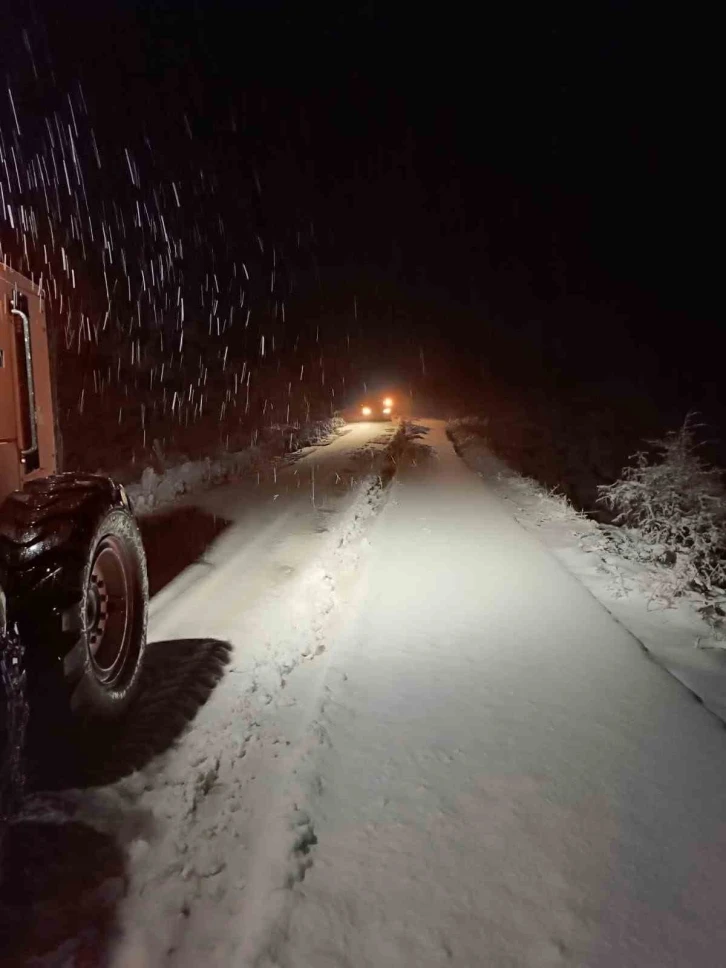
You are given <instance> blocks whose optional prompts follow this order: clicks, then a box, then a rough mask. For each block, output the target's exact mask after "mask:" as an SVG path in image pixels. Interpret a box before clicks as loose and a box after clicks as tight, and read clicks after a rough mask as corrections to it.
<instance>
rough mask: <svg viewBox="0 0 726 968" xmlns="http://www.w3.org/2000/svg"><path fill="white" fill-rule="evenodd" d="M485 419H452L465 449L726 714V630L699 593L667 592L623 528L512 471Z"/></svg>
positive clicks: (660, 573) (579, 571) (673, 669)
mask: <svg viewBox="0 0 726 968" xmlns="http://www.w3.org/2000/svg"><path fill="white" fill-rule="evenodd" d="M486 431H487V421H486V419H485V418H484V419H482V418H480V417H473V418H465V419H461V420H456V421H451V422H450V423H449V424H448V427H447V432H448V434H449V436H450V438H451V440H452V442H453V443H454V446H455V448H456V450H457V452H458V453H459V455H460V456H461V457H462V458H463V459H464V461H465V462H466V463H467V464H468V465H469V467H471V468H472V469H473V470H475V471H477V472H478V473H479V474H480V475H481V476H482V478H484V479H485V480H486V482H487V485H488V486H491V487H493V488H494V489H495V490H496V492H497V493H498V494H499V495H500V496H501V497H502V498H503V499H504V500H505V501H506V502H507V503H508V504H509V505H513V506H514V516H515V518H516V519H517V520H518V521H519V522H520V523H521V524H522V525H523V526H524V527H525V528H527V529H528V530H530V531H534V532H535V533H536V534H537V535H538V537H539V538H540V539H541V540H542V541H544V543H545V544H546V545H547V547H548V548H550V550H551V551H553V552H554V554H555V555H556V556H557V557H558V558H559V559H560V561H562V562H563V563H564V564H565V565H566V566H567V568H568V569H569V570H570V571H571V572H572V573H573V574H574V575H575V576H576V577H577V578H579V579H580V581H582V582H583V584H584V585H585V586H586V587H587V588H588V589H589V590H590V592H591V593H592V594H593V595H594V596H595V597H596V598H597V599H598V600H599V601H600V602H601V603H602V604H603V605H604V606H605V607H606V608H607V609H608V611H609V612H610V613H611V614H612V615H613V617H615V618H616V619H617V620H618V621H620V622H621V623H622V624H623V625H624V626H625V627H626V628H627V629H628V630H629V631H630V632H632V634H633V635H634V636H635V637H636V638H637V639H638V640H639V642H640V643H641V645H642V646H643V648H644V649H646V650H647V652H648V653H649V654H651V655H652V656H653V657H654V658H656V659H657V660H658V661H659V662H660V663H661V664H662V665H663V666H664V667H665V668H667V669H668V671H669V672H670V673H671V674H672V675H674V676H675V677H676V678H677V679H679V680H680V681H681V682H682V683H683V684H684V685H686V686H687V687H688V688H689V689H690V690H691V691H692V692H693V693H694V694H695V695H696V696H698V697H699V698H700V699H701V700H703V702H704V703H705V704H706V705H707V706H708V708H709V709H711V711H712V712H714V713H716V715H718V716H719V717H720V718H721V719H723V720H724V721H726V636H724V633H723V631H722V630H720V629H718V628H714V626H713V624H712V623H710V622H709V621H708V620H707V618H706V617H705V616H704V615H703V614H702V607H703V597H702V596H701V595H699V594H698V593H696V592H690V593H686V594H683V595H682V596H681V597H680V598H674V597H673V596H671V595H669V594H667V590H668V589H669V588H670V587H671V584H672V583H671V580H670V576H669V573H668V569H667V567H665V566H663V565H659V564H658V563H656V562H653V561H652V560H647V559H646V556H644V557H643V560H635V559H634V558H633V557H632V556H626V555H625V554H622V553H619V551H618V548H619V545H620V543H621V542H622V540H623V537H624V536H623V535H622V533H621V529H619V528H615V527H612V526H609V525H606V524H602V523H598V522H596V521H594V520H592V519H591V518H589V517H588V516H587V515H585V514H583V513H581V512H578V511H576V510H575V508H573V507H572V505H571V504H570V502H569V501H568V500H567V498H566V497H564V496H563V495H562V494H560V493H558V492H557V491H556V490H553V489H547V488H545V487H543V486H542V485H541V484H540V483H538V482H537V481H535V480H532V479H531V478H527V477H523V476H522V475H520V474H518V473H516V471H513V470H512V469H511V468H510V467H508V466H507V465H506V464H505V463H504V462H503V461H502V460H500V459H499V458H498V457H496V456H495V455H494V454H493V453H492V452H491V450H490V448H489V446H488V443H487V440H486V438H485V436H484V435H485V434H486Z"/></svg>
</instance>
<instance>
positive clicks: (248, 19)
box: [36, 0, 724, 400]
mask: <svg viewBox="0 0 726 968" xmlns="http://www.w3.org/2000/svg"><path fill="white" fill-rule="evenodd" d="M501 7H502V8H503V9H500V5H497V6H496V7H495V6H492V7H491V8H483V10H484V12H483V14H481V15H480V16H479V17H478V18H477V19H476V20H475V19H474V15H473V14H472V13H471V10H470V7H469V6H468V5H464V4H460V5H449V6H445V7H441V6H438V7H436V8H434V9H433V10H432V11H431V12H430V13H422V11H421V8H420V6H414V5H390V4H389V5H383V4H376V3H368V4H355V5H354V4H350V5H341V4H333V3H318V4H314V5H312V6H311V5H301V4H290V3H283V2H257V3H248V2H239V3H234V2H226V3H225V2H219V0H206V2H202V0H198V2H192V0H163V2H162V0H145V2H137V3H134V2H131V0H106V2H104V3H94V4H91V3H87V2H79V0H69V2H67V3H64V4H57V3H55V2H53V3H50V2H46V3H44V2H41V0H38V2H37V3H36V9H37V10H38V11H39V14H38V16H39V17H40V18H41V19H43V20H44V22H45V23H46V24H47V33H48V37H49V45H50V47H51V48H52V50H53V57H54V59H55V63H56V67H57V70H58V73H59V78H60V79H61V80H62V81H70V80H71V79H72V78H73V77H76V76H81V77H82V78H83V80H84V85H85V87H86V89H87V90H89V91H91V92H92V96H93V97H94V98H95V99H96V100H97V101H98V102H102V103H105V104H107V105H108V106H109V109H110V110H109V113H108V114H107V118H106V121H107V123H108V124H109V125H110V129H109V130H111V129H113V131H114V132H115V133H116V134H117V135H118V134H119V133H120V132H121V133H123V137H126V136H128V137H129V138H133V137H138V136H139V132H140V131H142V130H147V129H148V130H149V131H150V132H151V133H153V136H154V141H155V143H156V144H160V145H161V146H162V147H163V149H164V150H165V151H166V152H168V155H169V158H170V164H173V158H174V156H175V154H177V153H179V152H181V153H188V152H198V153H199V154H200V157H203V158H205V159H212V160H213V163H214V165H215V166H216V167H217V169H218V170H219V171H220V172H221V173H222V176H223V185H227V186H229V185H234V184H236V185H238V186H240V188H239V190H240V191H249V192H254V176H255V174H256V175H257V177H258V178H259V181H260V185H261V188H262V191H263V193H265V196H266V200H267V205H266V210H265V211H266V214H265V218H266V219H267V220H268V221H271V222H276V223H277V225H275V226H270V230H271V231H279V232H283V231H284V226H285V225H286V224H288V225H289V224H292V223H293V222H294V223H295V224H297V223H298V222H299V221H300V220H305V219H310V220H311V221H312V222H313V223H314V228H315V236H316V240H317V258H318V260H319V264H320V266H321V272H322V277H323V282H324V285H327V287H328V292H329V293H330V298H331V299H332V300H333V301H334V299H335V297H334V293H335V292H337V291H340V292H356V291H357V292H361V291H365V289H366V287H368V288H371V287H374V286H375V284H376V283H378V284H379V286H382V287H383V290H384V291H385V292H386V293H391V294H393V295H392V296H391V298H392V299H393V300H394V301H398V303H399V304H400V307H401V312H400V313H399V316H398V318H399V320H407V322H401V324H400V325H401V326H402V336H405V337H408V338H410V339H412V340H414V341H415V339H416V332H415V330H416V328H417V327H419V326H420V327H422V328H424V329H426V328H428V329H427V331H428V332H434V333H435V332H437V331H438V332H439V334H440V335H441V334H443V342H444V343H448V344H449V345H450V347H451V348H452V350H453V351H454V352H455V353H456V352H461V354H462V357H464V356H467V355H469V354H470V351H472V350H474V351H476V352H486V347H487V345H489V344H490V342H491V341H492V340H493V339H494V338H495V337H494V335H493V333H494V332H495V331H501V332H506V333H509V334H510V335H514V337H515V339H516V338H518V339H520V340H521V344H520V345H521V346H524V345H527V346H532V345H534V346H536V347H537V348H538V350H541V351H542V352H543V353H544V354H545V356H546V358H547V359H550V358H551V359H553V360H556V361H558V363H557V365H559V366H562V367H563V368H565V369H568V368H569V370H571V371H572V372H580V373H585V375H587V373H590V372H591V373H592V375H593V377H595V376H602V375H607V374H608V373H609V372H610V371H611V370H612V371H614V372H623V373H627V372H629V371H630V370H633V371H635V372H639V371H640V370H641V367H642V366H643V365H644V364H643V362H642V361H641V360H640V358H638V360H637V361H636V359H635V356H633V354H636V353H637V352H638V348H639V347H645V348H646V357H647V360H648V363H649V365H650V366H651V368H652V369H654V370H659V371H660V375H661V377H665V378H666V381H667V382H668V381H670V382H671V383H672V382H673V381H674V380H676V374H679V376H678V380H679V381H680V387H681V392H682V395H683V399H684V400H686V399H687V398H689V394H690V396H692V397H693V398H694V399H696V398H698V397H699V395H700V394H701V393H702V391H703V392H704V393H706V395H709V394H710V395H711V396H713V395H714V394H717V393H718V390H717V388H716V383H715V381H716V380H717V377H718V374H719V368H718V365H716V364H715V363H714V360H715V359H716V357H717V354H718V353H721V354H722V353H723V349H724V341H723V339H722V337H721V335H720V324H719V326H717V325H716V323H717V320H719V317H720V313H719V311H718V310H719V309H720V291H719V290H720V284H717V278H718V276H717V264H716V260H717V252H718V248H719V247H718V245H717V231H718V229H717V223H718V221H719V219H718V217H717V206H716V197H717V196H716V185H717V177H716V167H717V165H718V166H719V167H720V156H719V155H718V153H717V150H716V143H717V137H718V134H717V132H718V117H719V114H718V105H717V94H716V92H717V90H718V86H717V84H716V76H715V75H716V51H715V41H714V40H713V39H711V38H713V36H714V30H715V24H713V23H711V24H709V23H708V22H707V21H705V20H699V17H698V15H697V14H695V13H693V12H690V11H689V12H687V11H686V10H685V8H683V9H682V10H676V9H674V10H673V12H670V13H668V12H666V11H665V8H663V7H662V6H660V7H658V8H656V7H654V6H653V5H640V4H631V3H626V2H614V0H613V2H603V3H593V4H587V5H574V4H567V5H559V4H554V5H550V4H547V5H534V4H507V5H501ZM184 113H186V114H187V117H188V119H189V122H190V125H191V127H192V129H193V138H192V140H191V141H190V139H189V138H188V137H187V135H186V134H185V131H184V122H183V115H184ZM225 179H226V180H225ZM227 190H229V189H227ZM292 213H294V218H293V217H292ZM311 278H312V277H311ZM429 297H430V298H429ZM341 298H343V297H341ZM427 298H428V299H429V301H428V302H427ZM414 305H415V306H416V307H417V309H416V311H417V312H418V311H419V310H420V309H421V307H422V306H423V307H426V306H427V305H428V306H429V307H430V312H428V313H426V311H425V310H424V312H423V313H422V314H421V315H428V317H429V318H428V320H424V319H422V318H421V317H420V316H419V318H417V319H416V320H414V319H413V316H414V310H413V308H412V307H413V306H414ZM407 306H408V309H407ZM386 325H389V322H388V321H387V322H386ZM492 327H494V330H493V329H492ZM515 345H516V343H515ZM651 348H655V350H656V352H655V355H653V353H652V352H651ZM629 361H631V362H629ZM502 365H504V363H502ZM704 387H705V390H704ZM709 387H710V388H709Z"/></svg>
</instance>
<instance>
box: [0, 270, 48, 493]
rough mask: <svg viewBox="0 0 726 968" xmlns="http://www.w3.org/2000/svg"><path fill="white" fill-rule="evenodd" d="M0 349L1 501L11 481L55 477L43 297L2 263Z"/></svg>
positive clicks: (0, 280) (0, 281)
mask: <svg viewBox="0 0 726 968" xmlns="http://www.w3.org/2000/svg"><path fill="white" fill-rule="evenodd" d="M0 348H2V351H3V353H2V356H3V363H4V366H3V367H2V369H0V441H4V442H5V444H6V447H5V448H4V453H3V456H2V462H3V463H2V471H1V474H0V498H2V497H4V496H5V494H6V493H7V489H8V486H9V484H10V482H12V481H16V482H17V483H15V487H17V486H22V483H23V482H24V481H26V480H30V479H32V478H36V477H45V476H46V475H48V474H52V473H54V472H55V470H56V466H57V462H56V425H55V413H54V394H53V385H52V380H51V368H50V358H49V351H48V333H47V326H46V319H45V307H44V304H43V299H42V295H41V293H40V290H39V289H38V287H37V286H36V285H34V284H33V283H32V282H30V280H29V279H26V278H25V277H24V276H22V275H20V273H17V272H15V271H14V270H12V269H10V268H9V267H8V266H5V265H2V264H0ZM28 361H30V363H29V364H28ZM13 453H14V457H13V456H12V455H13ZM13 464H14V465H15V469H14V470H13ZM10 489H11V490H12V489H13V488H10Z"/></svg>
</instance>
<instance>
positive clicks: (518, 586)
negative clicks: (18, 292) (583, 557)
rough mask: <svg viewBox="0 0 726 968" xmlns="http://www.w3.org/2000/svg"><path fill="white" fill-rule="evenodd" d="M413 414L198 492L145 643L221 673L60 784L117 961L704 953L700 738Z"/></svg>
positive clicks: (709, 916) (720, 773) (689, 706)
mask: <svg viewBox="0 0 726 968" xmlns="http://www.w3.org/2000/svg"><path fill="white" fill-rule="evenodd" d="M421 423H422V426H421V427H419V428H418V431H417V432H414V433H412V432H411V431H409V442H408V445H407V446H406V447H405V448H400V447H399V448H398V450H395V451H394V452H393V456H392V458H391V457H387V456H386V451H385V448H386V446H387V444H390V437H391V431H389V432H388V438H389V439H388V440H382V439H381V440H378V441H377V442H376V441H375V440H374V439H373V438H374V434H372V432H371V429H370V428H367V429H366V427H365V426H363V427H360V428H355V429H354V430H353V431H351V434H350V435H348V436H347V437H343V438H341V439H340V440H338V441H336V442H335V443H334V444H332V445H331V446H330V447H329V448H323V449H321V450H318V451H315V452H313V453H311V454H310V455H309V456H308V457H306V458H304V459H303V461H301V462H298V464H297V465H296V466H295V468H294V469H287V471H286V474H287V475H292V474H293V473H296V474H297V476H298V477H299V478H300V479H301V480H302V481H303V484H302V485H301V486H300V487H298V486H297V485H296V484H295V483H294V481H293V478H292V477H290V476H287V477H285V479H284V480H283V481H282V482H279V481H275V482H272V483H271V482H269V481H267V482H262V483H261V485H260V487H261V488H262V490H261V492H260V493H261V495H262V496H263V497H264V501H265V502H268V504H274V505H275V513H274V514H273V513H271V512H270V513H269V514H268V515H267V516H265V515H262V516H261V517H260V516H259V514H257V513H256V515H255V516H254V520H253V518H251V517H250V514H249V507H250V505H249V501H248V500H247V499H246V498H245V499H243V498H242V497H240V493H241V492H240V489H239V488H235V487H228V488H223V489H220V490H218V491H213V492H209V493H208V494H205V495H204V496H203V501H204V502H205V506H207V508H213V509H214V510H216V511H217V512H218V513H220V514H222V513H224V514H225V515H226V516H227V517H228V518H229V519H231V520H232V521H233V524H232V527H231V528H230V529H229V530H228V531H227V532H225V533H224V534H223V535H222V536H221V538H220V539H218V541H217V543H216V544H215V545H214V546H213V547H212V548H211V549H210V551H209V553H208V555H207V556H206V557H205V561H204V562H203V563H200V564H199V565H196V566H194V568H193V569H192V570H191V573H189V574H183V575H181V576H180V577H179V578H178V579H177V580H176V581H175V582H173V583H172V585H170V586H169V587H168V588H167V589H166V590H165V591H164V592H162V594H161V595H160V596H158V598H157V599H155V601H154V607H153V619H152V625H151V637H152V639H153V638H156V639H159V638H163V639H168V640H172V639H174V638H175V637H178V638H182V637H183V638H190V637H195V636H209V635H212V636H217V637H219V638H222V639H227V640H229V641H230V642H231V643H232V645H233V647H234V653H233V659H232V662H231V665H230V666H229V667H228V671H227V674H226V676H225V677H224V679H223V680H222V682H221V683H220V684H219V685H218V686H217V688H216V690H215V691H214V693H213V694H212V696H211V698H210V699H209V701H208V702H207V704H206V705H205V706H204V707H203V708H202V709H201V711H200V712H199V714H198V715H197V717H196V718H195V720H194V721H193V724H192V725H191V727H190V729H189V730H188V732H187V733H186V735H185V736H184V737H183V739H182V740H181V742H179V743H178V744H177V746H176V747H175V748H173V749H172V750H170V751H169V752H168V753H166V754H165V755H163V756H161V757H157V758H156V759H155V760H153V761H152V762H151V763H150V764H149V765H148V766H147V767H145V768H144V769H143V770H142V771H140V772H139V773H137V774H135V775H133V776H131V777H129V778H128V779H126V780H123V781H120V782H119V783H117V784H115V785H114V786H111V787H106V788H102V789H99V790H96V791H85V792H80V791H79V792H77V793H74V794H68V797H69V800H72V802H73V805H74V811H75V813H74V816H75V818H76V819H80V820H83V821H85V822H87V823H89V824H92V825H96V826H100V827H102V828H103V829H105V830H113V831H114V833H115V835H116V836H117V837H118V839H119V840H120V841H121V842H122V843H123V845H124V849H125V851H126V856H127V858H128V861H127V863H128V873H129V877H130V887H129V890H128V892H127V895H126V897H125V899H124V900H123V902H122V904H121V909H120V921H121V932H120V938H119V940H118V942H117V943H116V946H115V949H114V951H113V963H114V966H115V968H130V966H133V968H143V966H157V965H170V966H180V968H181V966H183V968H187V966H189V968H192V966H194V968H197V966H199V965H206V966H210V968H211V966H215V965H220V966H235V968H237V966H241V968H248V966H249V968H389V966H390V968H397V966H402V968H403V966H415V968H434V966H443V965H447V966H460V968H473V966H480V965H481V966H491V968H509V966H511V968H521V966H532V968H549V966H576V968H615V966H617V968H668V966H679V968H680V966H683V968H686V966H713V968H716V966H719V965H722V964H724V951H726V889H725V888H726V821H725V820H724V818H726V769H724V766H725V765H726V732H724V730H723V728H722V726H721V724H720V722H719V721H718V720H717V718H716V717H715V716H713V715H712V714H711V713H709V712H708V711H707V710H706V709H704V708H703V706H701V705H699V704H698V703H696V702H695V701H694V699H693V697H692V696H691V694H690V693H689V692H688V691H687V690H686V689H685V688H684V687H683V686H682V685H681V684H680V683H679V682H677V681H676V680H675V679H674V678H672V677H671V676H670V675H669V674H668V673H667V672H666V671H665V670H663V669H662V668H661V667H660V666H658V665H657V664H655V663H654V662H653V661H651V660H650V659H649V658H648V656H647V655H646V654H645V653H644V652H643V651H642V649H641V648H640V647H639V645H638V643H637V642H636V640H635V639H634V638H633V637H632V636H631V635H630V633H629V632H628V631H626V629H625V628H624V627H623V626H622V625H621V624H619V623H618V622H617V621H615V620H614V619H613V617H612V616H611V615H610V614H609V613H608V611H606V609H605V608H604V607H603V606H602V605H601V604H600V603H599V602H598V601H597V600H596V598H594V597H593V595H592V594H591V593H590V592H589V591H588V590H587V589H586V588H585V587H584V586H583V585H582V584H581V583H580V582H579V581H578V580H577V579H576V578H575V577H573V576H572V575H571V574H570V573H569V572H568V571H567V570H566V569H565V567H564V566H563V565H562V564H561V563H560V562H559V561H558V560H557V559H556V558H555V557H554V556H553V555H552V554H551V553H550V552H549V551H548V550H547V548H546V547H545V545H544V544H542V543H541V542H540V541H539V540H538V539H537V538H536V537H535V536H534V535H533V534H532V533H530V532H528V531H526V530H525V529H524V528H523V527H522V526H521V525H520V524H519V523H518V522H517V521H516V520H515V518H514V516H513V513H512V510H511V508H510V507H508V506H507V505H506V503H505V502H503V501H502V500H501V499H500V498H499V497H498V496H497V495H496V493H495V489H494V488H493V487H491V486H489V483H488V482H487V480H486V476H481V475H477V474H476V473H474V472H473V471H471V470H470V469H468V468H467V467H466V466H465V465H464V463H463V462H462V461H461V460H460V459H459V458H458V457H457V456H456V454H455V453H454V450H453V447H452V445H451V443H450V442H449V440H448V439H447V438H446V434H445V429H444V425H443V424H442V423H441V422H437V421H422V422H421ZM376 434H377V435H378V436H379V437H380V434H381V431H380V429H379V430H377V431H376ZM384 436H385V435H384ZM372 441H373V442H372ZM356 448H357V450H356ZM361 448H364V449H363V452H362V453H361ZM391 460H393V462H394V463H395V468H396V473H395V476H393V479H392V480H391V482H390V483H389V484H388V486H385V485H386V481H387V480H388V475H387V473H386V472H385V467H386V466H389V465H390V462H391ZM387 461H388V464H386V462H387ZM356 468H359V470H356ZM346 474H347V475H348V476H347V477H346V476H345V475H346ZM316 475H317V476H316ZM313 477H315V478H316V481H315V488H316V489H315V493H314V495H312V494H311V487H312V484H313ZM276 486H277V487H278V490H277V491H274V493H277V494H278V495H279V496H278V498H274V493H273V488H274V487H276ZM265 506H267V505H265ZM260 507H261V505H260V506H259V507H258V512H259V510H260Z"/></svg>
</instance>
